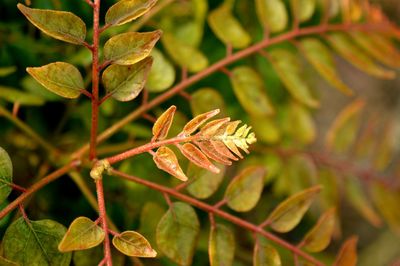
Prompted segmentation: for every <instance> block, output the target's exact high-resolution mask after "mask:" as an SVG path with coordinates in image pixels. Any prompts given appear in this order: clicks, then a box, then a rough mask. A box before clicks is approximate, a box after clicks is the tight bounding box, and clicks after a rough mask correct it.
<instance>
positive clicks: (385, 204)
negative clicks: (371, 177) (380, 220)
mask: <svg viewBox="0 0 400 266" xmlns="http://www.w3.org/2000/svg"><path fill="white" fill-rule="evenodd" d="M371 195H372V200H373V202H374V204H375V206H376V207H377V209H378V210H379V212H380V213H381V214H382V216H383V217H384V218H385V221H386V222H387V223H388V224H389V226H390V227H391V229H392V230H393V231H395V232H396V233H399V234H400V212H399V211H397V210H398V209H399V202H400V191H399V190H398V189H393V188H390V187H385V185H383V184H379V183H373V184H372V185H371Z"/></svg>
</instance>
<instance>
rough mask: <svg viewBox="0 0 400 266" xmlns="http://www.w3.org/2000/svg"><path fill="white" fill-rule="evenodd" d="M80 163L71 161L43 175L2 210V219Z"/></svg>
mask: <svg viewBox="0 0 400 266" xmlns="http://www.w3.org/2000/svg"><path fill="white" fill-rule="evenodd" d="M78 165H80V162H79V161H72V162H71V163H69V164H67V165H65V166H63V167H61V168H60V169H58V170H56V171H54V172H53V173H51V174H49V175H47V176H45V177H43V178H42V179H40V181H38V182H37V183H35V184H33V185H32V186H31V187H30V188H28V189H27V190H26V191H25V192H23V193H22V194H21V195H20V196H19V197H18V198H16V199H15V200H14V201H13V202H11V203H10V204H8V205H7V206H6V207H5V208H4V209H2V210H1V211H0V219H3V218H4V217H5V216H6V215H7V214H8V213H9V212H11V211H12V210H14V209H15V208H17V207H18V205H20V204H22V203H23V202H24V201H25V200H26V199H27V198H28V197H29V196H30V195H31V194H33V193H35V192H36V191H38V190H39V189H41V188H42V187H44V186H45V185H47V184H49V183H51V182H53V181H54V180H56V179H58V178H59V177H61V176H63V175H64V174H66V173H68V172H69V171H70V170H71V169H73V168H75V167H77V166H78Z"/></svg>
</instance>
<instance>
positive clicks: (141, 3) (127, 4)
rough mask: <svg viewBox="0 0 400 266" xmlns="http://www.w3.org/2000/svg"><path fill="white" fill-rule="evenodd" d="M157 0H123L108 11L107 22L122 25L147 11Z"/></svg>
mask: <svg viewBox="0 0 400 266" xmlns="http://www.w3.org/2000/svg"><path fill="white" fill-rule="evenodd" d="M156 3H157V0H121V1H119V2H117V3H116V4H114V5H113V6H111V7H110V8H109V9H108V10H107V13H106V24H108V25H122V24H125V23H128V22H130V21H132V20H134V19H137V18H138V17H140V16H142V15H143V14H145V13H147V12H148V11H149V10H150V9H151V8H152V7H153V6H154V5H155V4H156Z"/></svg>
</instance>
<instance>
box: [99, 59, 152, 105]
mask: <svg viewBox="0 0 400 266" xmlns="http://www.w3.org/2000/svg"><path fill="white" fill-rule="evenodd" d="M152 63H153V59H152V58H151V57H148V58H145V59H143V60H142V61H140V62H138V63H136V64H134V65H126V66H121V65H111V66H109V67H108V68H107V69H106V70H105V71H104V72H103V76H102V79H103V84H104V87H105V88H106V91H107V93H111V95H112V97H113V98H114V99H116V100H118V101H123V102H125V101H131V100H133V99H135V98H136V97H137V96H138V95H139V93H140V92H141V91H142V90H143V88H144V84H145V83H146V79H147V75H148V73H149V72H150V69H151V65H152Z"/></svg>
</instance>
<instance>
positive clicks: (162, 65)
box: [146, 48, 175, 92]
mask: <svg viewBox="0 0 400 266" xmlns="http://www.w3.org/2000/svg"><path fill="white" fill-rule="evenodd" d="M151 56H152V57H153V60H154V62H153V67H152V68H151V70H150V74H149V77H148V79H147V83H146V89H147V90H148V91H149V92H162V91H165V90H166V89H168V88H169V87H171V86H172V84H174V81H175V68H174V66H173V65H172V64H171V62H169V61H168V59H167V58H165V56H164V55H163V54H162V53H161V52H160V51H159V50H158V49H156V48H153V50H152V51H151Z"/></svg>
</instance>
